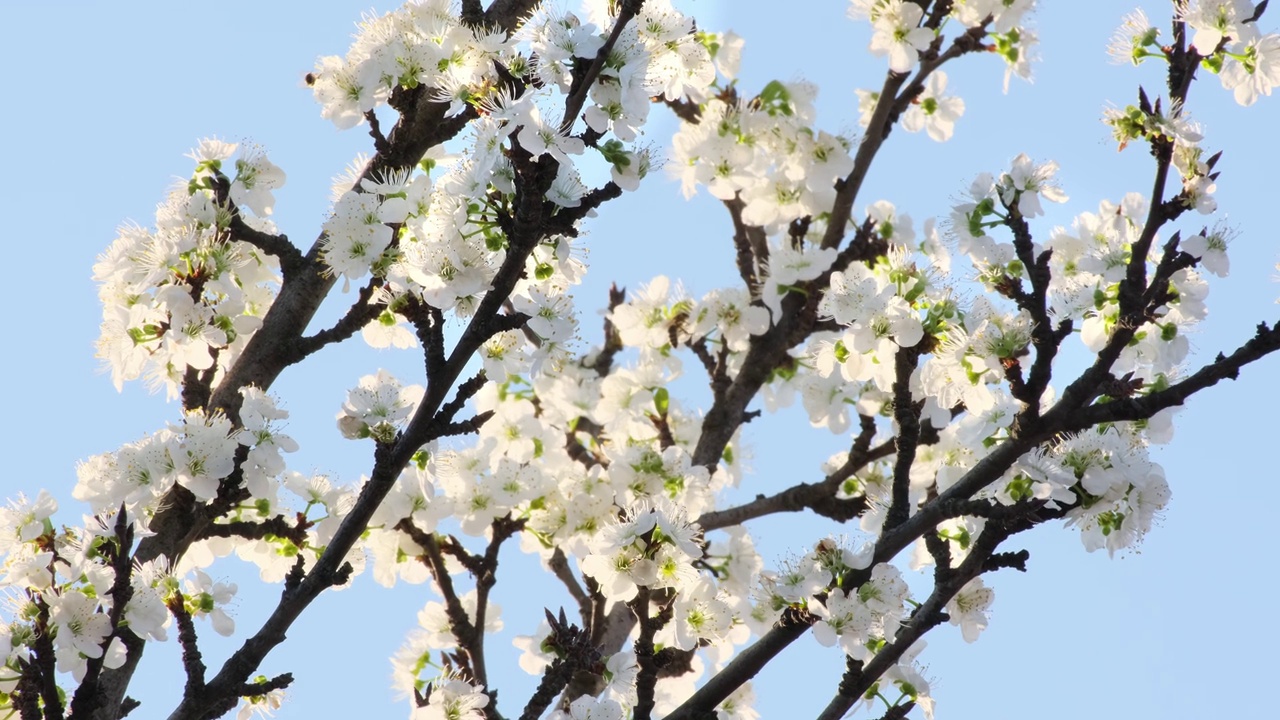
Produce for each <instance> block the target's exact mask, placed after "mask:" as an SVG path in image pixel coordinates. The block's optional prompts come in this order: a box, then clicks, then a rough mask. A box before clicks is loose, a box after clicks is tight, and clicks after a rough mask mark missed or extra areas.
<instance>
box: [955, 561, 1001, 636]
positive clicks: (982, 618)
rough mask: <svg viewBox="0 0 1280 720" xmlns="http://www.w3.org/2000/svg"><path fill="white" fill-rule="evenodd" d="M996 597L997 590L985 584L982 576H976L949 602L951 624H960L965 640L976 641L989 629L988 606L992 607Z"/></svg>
mask: <svg viewBox="0 0 1280 720" xmlns="http://www.w3.org/2000/svg"><path fill="white" fill-rule="evenodd" d="M995 597H996V594H995V591H994V590H992V589H991V588H989V587H986V586H985V585H983V583H982V578H980V577H976V578H974V579H972V580H970V581H969V582H967V583H965V586H964V587H962V588H960V591H959V592H957V593H956V594H955V597H953V598H951V600H950V601H949V602H948V603H947V615H949V616H950V618H951V624H952V625H959V626H960V632H961V634H963V635H964V641H965V642H974V641H975V640H977V639H978V635H980V634H981V633H982V631H983V630H986V629H987V608H990V607H991V603H992V602H994V601H995Z"/></svg>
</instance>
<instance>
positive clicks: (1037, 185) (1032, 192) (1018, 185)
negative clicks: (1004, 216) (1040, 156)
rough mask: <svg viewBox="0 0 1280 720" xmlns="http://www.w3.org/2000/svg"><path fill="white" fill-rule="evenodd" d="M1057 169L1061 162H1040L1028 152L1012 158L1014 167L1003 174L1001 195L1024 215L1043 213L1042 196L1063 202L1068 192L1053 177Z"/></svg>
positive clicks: (998, 185)
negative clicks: (1028, 154) (1029, 155)
mask: <svg viewBox="0 0 1280 720" xmlns="http://www.w3.org/2000/svg"><path fill="white" fill-rule="evenodd" d="M1056 172H1058V163H1056V162H1053V161H1052V160H1050V161H1049V162H1047V163H1043V164H1040V165H1037V164H1035V163H1033V162H1031V158H1029V157H1027V155H1026V154H1025V153H1023V154H1021V155H1018V157H1016V158H1014V159H1013V167H1012V168H1011V169H1010V170H1009V171H1008V172H1006V173H1004V174H1003V175H1001V176H1000V180H999V181H998V182H997V183H996V189H997V190H999V191H1000V199H1001V200H1002V201H1003V202H1004V204H1005V205H1008V206H1010V207H1012V206H1013V205H1014V204H1015V203H1016V204H1017V207H1018V212H1019V213H1021V214H1022V216H1023V217H1027V218H1033V217H1037V216H1039V215H1043V214H1044V210H1043V209H1041V207H1040V198H1041V197H1043V198H1044V199H1045V200H1048V201H1049V202H1055V203H1064V202H1066V201H1067V195H1066V193H1064V192H1062V188H1060V187H1058V185H1057V183H1056V182H1055V181H1054V179H1053V176H1054V173H1056Z"/></svg>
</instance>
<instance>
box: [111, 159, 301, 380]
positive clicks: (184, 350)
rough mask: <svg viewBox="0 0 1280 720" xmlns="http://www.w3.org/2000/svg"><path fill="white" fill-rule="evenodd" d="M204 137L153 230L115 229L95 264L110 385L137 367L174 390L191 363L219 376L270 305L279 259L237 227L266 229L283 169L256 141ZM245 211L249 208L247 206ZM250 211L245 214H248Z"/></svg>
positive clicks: (126, 377) (129, 376)
mask: <svg viewBox="0 0 1280 720" xmlns="http://www.w3.org/2000/svg"><path fill="white" fill-rule="evenodd" d="M236 151H237V145H234V144H230V143H225V142H221V141H219V140H202V141H201V142H200V145H199V146H198V147H197V148H196V149H195V150H193V151H192V152H191V155H190V157H191V158H192V159H194V160H195V161H196V170H195V172H194V173H193V175H192V176H191V179H190V180H189V182H187V183H185V184H183V185H182V186H180V187H178V188H175V189H174V190H173V191H172V192H170V193H169V196H168V197H167V198H166V200H165V202H164V203H162V204H161V205H160V206H159V207H158V208H157V209H156V227H155V230H154V231H153V230H147V229H144V228H142V227H140V226H138V225H126V226H123V227H121V228H120V231H119V232H120V235H119V236H118V237H117V238H116V240H115V242H113V243H112V244H111V247H109V248H108V249H107V251H106V253H104V254H103V255H102V256H101V257H100V258H99V259H98V262H97V264H96V265H94V268H93V278H94V280H95V281H96V282H97V283H98V284H99V288H98V297H99V299H100V300H101V301H102V330H101V335H100V337H99V339H98V357H99V358H100V359H102V360H103V361H104V362H105V363H106V365H107V366H108V367H109V368H110V370H111V378H112V381H113V382H114V383H115V385H116V389H117V390H118V389H120V388H121V386H122V385H123V384H124V382H126V381H128V380H135V379H137V378H139V377H143V376H144V375H145V376H146V378H147V379H148V382H149V384H150V385H151V386H152V387H153V388H165V390H166V392H167V393H168V395H169V397H170V398H173V397H176V396H177V394H178V391H179V387H180V386H181V384H182V383H183V382H184V380H185V379H186V376H187V374H188V373H189V372H194V373H198V374H200V375H203V376H205V377H208V378H211V379H215V380H216V379H217V378H218V377H220V375H221V373H222V372H223V371H224V370H225V369H226V368H228V367H230V366H231V364H232V363H233V362H234V361H235V359H236V357H237V356H238V355H239V353H240V350H241V349H242V348H243V347H244V345H245V343H246V342H247V341H248V339H249V337H251V336H252V334H253V333H254V332H255V331H256V330H257V329H258V326H259V325H260V324H261V322H260V318H261V317H262V315H263V314H265V312H266V310H267V309H268V308H269V307H270V306H271V302H272V300H273V299H274V296H275V290H276V286H277V285H278V283H279V278H278V277H277V275H276V272H277V267H278V261H277V259H276V258H275V257H274V256H273V255H269V254H267V253H265V252H263V251H262V250H261V248H259V247H257V246H255V245H253V244H250V243H249V242H246V241H245V240H244V239H243V237H244V233H243V232H242V228H247V229H248V230H249V231H250V232H261V233H273V232H274V230H275V228H274V226H273V225H272V223H271V221H270V220H269V219H268V216H269V215H270V214H271V211H272V205H273V203H274V201H273V198H272V195H271V191H272V190H274V189H276V188H278V187H280V186H281V185H283V184H284V173H283V172H282V171H281V170H280V168H278V167H276V166H275V165H274V164H272V163H271V161H269V160H267V158H266V156H265V155H264V154H263V153H262V152H261V150H259V149H258V148H254V147H248V146H246V147H244V148H240V152H239V155H238V156H236V159H235V163H234V165H235V169H236V174H235V176H234V178H231V179H228V177H227V176H226V175H225V174H223V165H224V163H225V162H226V161H228V160H230V159H231V158H232V156H233V155H236ZM246 211H247V212H246ZM249 213H252V214H249Z"/></svg>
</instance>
